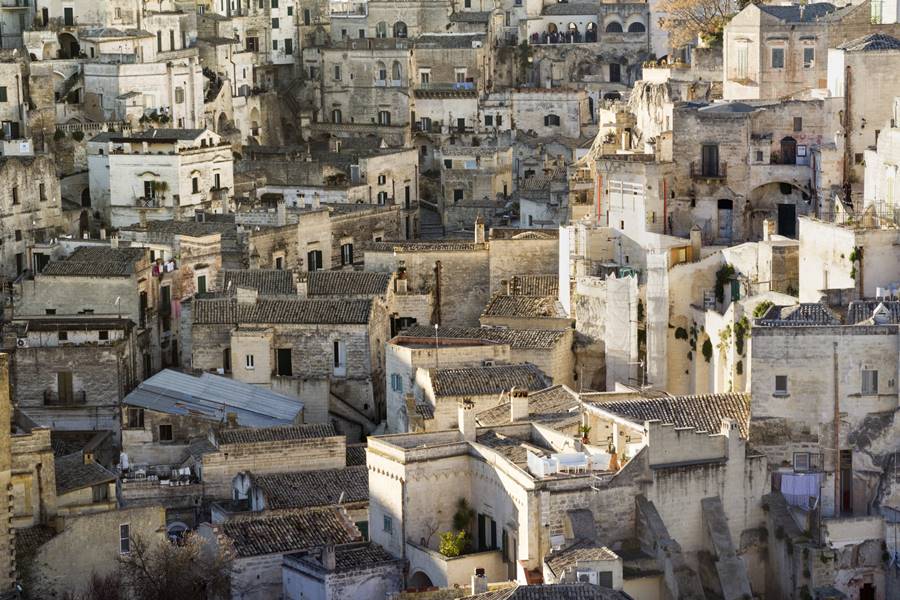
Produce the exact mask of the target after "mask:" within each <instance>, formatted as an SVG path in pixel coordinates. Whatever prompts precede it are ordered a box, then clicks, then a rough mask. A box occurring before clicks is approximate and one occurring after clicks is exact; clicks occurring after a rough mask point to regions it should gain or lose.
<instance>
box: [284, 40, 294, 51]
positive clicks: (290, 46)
mask: <svg viewBox="0 0 900 600" xmlns="http://www.w3.org/2000/svg"><path fill="white" fill-rule="evenodd" d="M284 53H285V54H293V53H294V40H292V39H291V38H287V39H285V40H284Z"/></svg>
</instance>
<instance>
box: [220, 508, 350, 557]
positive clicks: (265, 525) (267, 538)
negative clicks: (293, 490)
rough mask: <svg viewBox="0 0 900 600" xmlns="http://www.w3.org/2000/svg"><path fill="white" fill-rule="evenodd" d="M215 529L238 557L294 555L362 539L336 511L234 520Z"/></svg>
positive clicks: (318, 510)
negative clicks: (227, 538)
mask: <svg viewBox="0 0 900 600" xmlns="http://www.w3.org/2000/svg"><path fill="white" fill-rule="evenodd" d="M219 528H220V530H221V531H222V533H224V534H225V535H226V536H228V537H229V538H230V539H231V541H232V542H233V544H234V549H235V552H236V553H237V555H238V556H239V557H248V556H259V555H262V554H275V553H284V552H296V551H298V550H308V549H310V548H317V547H319V546H325V545H327V544H346V543H349V542H356V541H360V540H361V539H362V535H361V534H360V532H359V530H358V529H357V528H356V526H355V525H354V524H353V522H352V521H351V520H350V518H349V517H348V516H347V513H345V512H344V511H342V510H340V509H337V508H323V509H307V510H300V511H292V512H289V513H278V514H272V515H265V516H249V517H238V518H235V519H231V520H228V521H225V522H224V523H222V524H221V525H220V526H219Z"/></svg>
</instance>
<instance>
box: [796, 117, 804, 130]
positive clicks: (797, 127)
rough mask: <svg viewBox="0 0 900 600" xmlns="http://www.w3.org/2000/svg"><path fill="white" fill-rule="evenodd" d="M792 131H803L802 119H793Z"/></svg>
mask: <svg viewBox="0 0 900 600" xmlns="http://www.w3.org/2000/svg"><path fill="white" fill-rule="evenodd" d="M794 131H803V117H794Z"/></svg>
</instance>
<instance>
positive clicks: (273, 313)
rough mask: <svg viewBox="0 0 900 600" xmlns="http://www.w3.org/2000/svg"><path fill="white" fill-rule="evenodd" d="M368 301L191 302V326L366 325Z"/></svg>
mask: <svg viewBox="0 0 900 600" xmlns="http://www.w3.org/2000/svg"><path fill="white" fill-rule="evenodd" d="M371 309H372V301H371V300H331V299H308V298H296V299H290V300H274V299H267V298H262V299H259V300H257V301H256V302H255V303H252V304H251V303H248V304H240V303H238V302H237V301H236V300H233V299H224V300H223V299H215V298H213V299H196V300H194V309H193V312H194V323H197V324H242V323H305V324H313V325H315V324H322V325H341V324H358V325H362V324H365V323H368V322H369V314H370V313H371Z"/></svg>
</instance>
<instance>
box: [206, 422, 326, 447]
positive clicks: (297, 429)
mask: <svg viewBox="0 0 900 600" xmlns="http://www.w3.org/2000/svg"><path fill="white" fill-rule="evenodd" d="M335 435H337V433H336V432H335V431H334V427H333V426H331V425H289V426H287V427H264V428H262V427H261V428H256V427H253V428H251V427H240V428H237V429H226V430H224V431H220V432H219V433H218V434H217V441H218V443H219V444H220V445H221V444H254V443H258V442H285V441H289V440H311V439H315V438H324V437H331V436H335Z"/></svg>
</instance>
